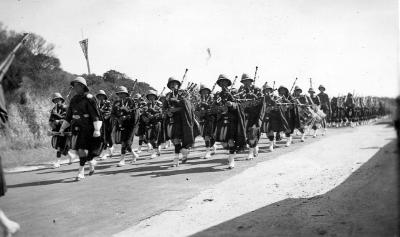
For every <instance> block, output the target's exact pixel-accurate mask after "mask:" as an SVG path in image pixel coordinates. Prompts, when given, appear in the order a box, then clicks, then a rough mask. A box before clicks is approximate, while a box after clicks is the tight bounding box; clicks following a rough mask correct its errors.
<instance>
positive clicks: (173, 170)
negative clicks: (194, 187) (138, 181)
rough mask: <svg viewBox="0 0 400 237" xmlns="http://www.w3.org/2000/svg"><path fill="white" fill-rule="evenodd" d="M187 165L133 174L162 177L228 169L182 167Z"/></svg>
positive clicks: (219, 167) (217, 166)
mask: <svg viewBox="0 0 400 237" xmlns="http://www.w3.org/2000/svg"><path fill="white" fill-rule="evenodd" d="M186 165H187V164H185V165H180V167H178V168H175V167H167V168H166V169H164V171H162V170H157V171H153V172H147V173H143V174H133V175H131V176H132V177H142V176H149V177H151V178H160V177H165V176H172V175H180V174H191V173H211V172H221V171H226V170H227V169H226V168H223V167H221V166H220V165H216V166H207V167H193V168H189V169H182V168H183V166H186Z"/></svg>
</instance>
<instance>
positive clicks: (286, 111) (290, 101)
mask: <svg viewBox="0 0 400 237" xmlns="http://www.w3.org/2000/svg"><path fill="white" fill-rule="evenodd" d="M278 93H279V96H280V100H281V103H286V104H287V106H285V107H283V108H282V109H283V110H282V113H283V115H284V118H285V120H286V122H287V124H288V126H287V127H286V128H285V131H284V132H285V136H286V138H287V141H286V146H290V145H291V143H292V134H293V132H294V129H295V128H296V127H298V124H299V113H298V109H297V107H296V106H295V105H294V102H295V99H294V98H293V96H292V95H291V94H290V93H289V90H288V89H287V88H286V87H285V86H280V87H279V88H278Z"/></svg>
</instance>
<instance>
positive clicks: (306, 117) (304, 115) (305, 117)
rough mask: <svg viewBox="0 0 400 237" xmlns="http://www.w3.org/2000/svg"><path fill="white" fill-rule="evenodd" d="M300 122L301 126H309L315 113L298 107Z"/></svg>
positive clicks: (307, 108) (306, 108) (309, 109)
mask: <svg viewBox="0 0 400 237" xmlns="http://www.w3.org/2000/svg"><path fill="white" fill-rule="evenodd" d="M297 108H298V111H299V117H300V121H301V123H302V124H303V125H309V124H311V123H312V122H313V120H314V119H315V113H313V110H312V109H311V108H310V107H305V106H298V107H297Z"/></svg>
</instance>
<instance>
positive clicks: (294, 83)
mask: <svg viewBox="0 0 400 237" xmlns="http://www.w3.org/2000/svg"><path fill="white" fill-rule="evenodd" d="M296 81H297V77H296V79H295V80H294V82H293V85H292V88H290V91H289V94H291V93H292V90H293V88H294V85H296Z"/></svg>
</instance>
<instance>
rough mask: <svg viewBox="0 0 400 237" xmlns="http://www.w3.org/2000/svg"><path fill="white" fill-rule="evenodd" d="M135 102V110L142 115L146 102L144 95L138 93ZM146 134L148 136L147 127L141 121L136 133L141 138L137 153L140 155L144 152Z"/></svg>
mask: <svg viewBox="0 0 400 237" xmlns="http://www.w3.org/2000/svg"><path fill="white" fill-rule="evenodd" d="M133 101H134V104H135V108H136V109H138V110H139V114H141V113H142V111H143V107H145V105H146V102H145V101H144V100H143V98H142V95H141V94H140V93H136V94H135V95H134V96H133ZM145 134H146V127H145V125H144V124H143V123H142V122H141V120H140V119H139V124H138V128H137V131H136V134H135V135H136V136H138V138H139V146H138V148H137V153H138V154H140V153H141V152H142V145H143V142H144V141H145V140H144V138H145Z"/></svg>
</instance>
